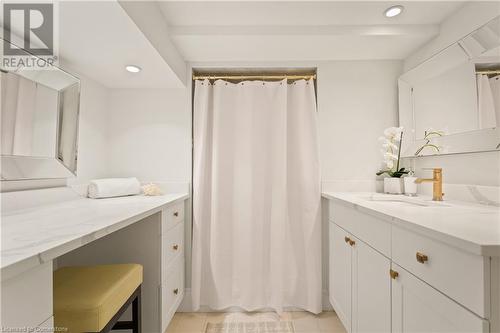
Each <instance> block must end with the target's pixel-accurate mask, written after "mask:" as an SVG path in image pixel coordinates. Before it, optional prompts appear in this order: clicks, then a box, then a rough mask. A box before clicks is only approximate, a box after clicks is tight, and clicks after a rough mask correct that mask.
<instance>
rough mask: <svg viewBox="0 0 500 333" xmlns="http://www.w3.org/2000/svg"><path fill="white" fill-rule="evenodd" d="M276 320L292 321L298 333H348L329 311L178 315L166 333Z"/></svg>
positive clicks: (199, 331)
mask: <svg viewBox="0 0 500 333" xmlns="http://www.w3.org/2000/svg"><path fill="white" fill-rule="evenodd" d="M274 320H291V321H292V322H293V325H294V327H295V332H296V333H345V332H346V330H345V329H344V327H343V326H342V324H341V323H340V320H339V318H338V317H337V314H336V313H335V312H333V311H328V312H323V313H321V314H319V315H313V314H311V313H308V312H285V313H283V314H282V315H281V316H279V315H278V314H276V313H273V312H251V313H241V312H224V313H221V312H211V313H176V314H175V316H174V318H173V319H172V321H171V322H170V325H169V326H168V328H167V332H166V333H204V332H205V326H206V324H207V323H221V322H231V321H274Z"/></svg>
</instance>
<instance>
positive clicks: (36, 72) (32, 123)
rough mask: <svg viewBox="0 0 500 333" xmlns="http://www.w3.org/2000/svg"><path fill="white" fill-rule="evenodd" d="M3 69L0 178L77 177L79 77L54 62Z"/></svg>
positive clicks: (0, 84) (0, 68) (1, 68)
mask: <svg viewBox="0 0 500 333" xmlns="http://www.w3.org/2000/svg"><path fill="white" fill-rule="evenodd" d="M27 56H30V57H33V56H32V55H28V54H27ZM42 61H43V60H42ZM2 63H3V62H2ZM0 70H1V73H0V75H1V81H0V82H1V83H0V86H1V130H2V131H1V156H2V168H1V175H2V180H21V179H46V178H67V177H71V176H74V175H76V167H77V139H78V113H79V104H80V81H79V80H78V79H77V78H76V77H74V76H72V75H70V74H68V73H66V72H64V71H63V70H61V69H59V68H57V67H55V66H50V67H45V68H44V69H33V68H23V67H18V68H16V69H15V70H12V69H11V68H9V69H7V68H3V67H0Z"/></svg>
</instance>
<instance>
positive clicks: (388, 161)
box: [377, 127, 408, 178]
mask: <svg viewBox="0 0 500 333" xmlns="http://www.w3.org/2000/svg"><path fill="white" fill-rule="evenodd" d="M402 138H403V127H389V128H386V129H385V130H384V136H381V137H379V138H378V140H379V141H380V142H381V143H382V149H381V151H380V152H381V153H382V156H383V159H384V165H385V169H383V170H380V171H379V172H377V175H378V176H380V175H382V174H384V173H386V174H388V175H389V176H390V177H398V178H399V177H401V176H402V175H403V174H406V173H408V171H405V170H404V168H401V169H399V158H400V153H401V141H402ZM395 162H396V163H395Z"/></svg>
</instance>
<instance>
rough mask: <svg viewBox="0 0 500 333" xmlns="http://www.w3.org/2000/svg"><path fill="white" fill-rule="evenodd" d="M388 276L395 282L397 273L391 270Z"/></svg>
mask: <svg viewBox="0 0 500 333" xmlns="http://www.w3.org/2000/svg"><path fill="white" fill-rule="evenodd" d="M389 275H390V276H391V279H393V280H396V278H397V277H398V276H399V273H398V272H396V271H394V270H392V269H391V270H389Z"/></svg>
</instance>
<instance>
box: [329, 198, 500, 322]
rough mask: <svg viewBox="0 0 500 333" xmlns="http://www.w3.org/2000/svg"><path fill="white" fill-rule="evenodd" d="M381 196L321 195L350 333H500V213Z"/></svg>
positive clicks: (335, 287) (339, 302)
mask: <svg viewBox="0 0 500 333" xmlns="http://www.w3.org/2000/svg"><path fill="white" fill-rule="evenodd" d="M380 196H384V195H381V194H373V193H323V197H325V198H327V199H329V238H330V253H329V255H330V258H329V264H330V268H329V272H330V273H329V285H330V288H329V289H330V302H331V304H332V305H333V308H334V309H335V311H336V312H337V314H338V316H339V318H340V319H341V321H342V323H343V324H344V326H345V327H346V329H347V331H348V332H368V331H371V332H500V307H499V301H500V210H499V209H498V207H487V206H481V205H473V204H470V205H460V204H457V203H452V202H443V203H435V202H433V201H430V199H428V200H422V199H420V198H415V199H410V200H406V201H399V200H379V199H378V198H380ZM412 200H413V201H412Z"/></svg>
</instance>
